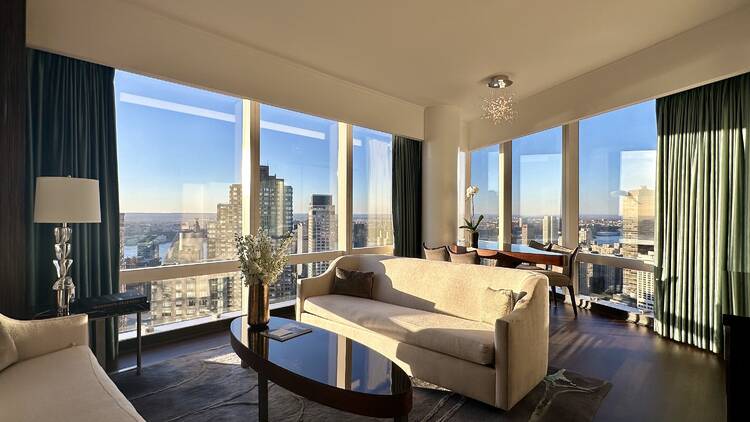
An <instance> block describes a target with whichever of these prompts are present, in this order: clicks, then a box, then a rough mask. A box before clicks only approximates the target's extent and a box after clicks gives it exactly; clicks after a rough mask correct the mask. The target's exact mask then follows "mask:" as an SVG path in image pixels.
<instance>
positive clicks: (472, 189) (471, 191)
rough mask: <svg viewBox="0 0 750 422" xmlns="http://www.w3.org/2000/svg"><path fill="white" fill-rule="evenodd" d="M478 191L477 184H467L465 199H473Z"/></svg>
mask: <svg viewBox="0 0 750 422" xmlns="http://www.w3.org/2000/svg"><path fill="white" fill-rule="evenodd" d="M478 193H479V186H469V187H468V188H466V199H467V200H468V199H474V196H476V194H478Z"/></svg>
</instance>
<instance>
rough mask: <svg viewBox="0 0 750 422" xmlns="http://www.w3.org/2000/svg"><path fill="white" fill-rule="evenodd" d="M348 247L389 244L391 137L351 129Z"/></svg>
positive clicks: (366, 130) (391, 235)
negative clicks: (350, 212)
mask: <svg viewBox="0 0 750 422" xmlns="http://www.w3.org/2000/svg"><path fill="white" fill-rule="evenodd" d="M352 132H353V133H352V207H353V214H352V247H354V248H362V247H367V246H383V245H392V244H393V217H392V209H391V174H392V171H393V169H392V167H393V165H392V162H393V159H392V151H393V150H392V148H393V145H392V144H393V136H392V135H391V134H389V133H384V132H379V131H376V130H372V129H367V128H363V127H359V126H353V127H352Z"/></svg>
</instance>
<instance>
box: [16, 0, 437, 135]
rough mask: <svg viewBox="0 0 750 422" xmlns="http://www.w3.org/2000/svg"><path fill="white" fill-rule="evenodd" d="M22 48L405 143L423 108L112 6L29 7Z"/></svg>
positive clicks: (419, 130)
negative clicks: (294, 112)
mask: <svg viewBox="0 0 750 422" xmlns="http://www.w3.org/2000/svg"><path fill="white" fill-rule="evenodd" d="M27 13H28V17H27V26H28V28H27V45H28V46H30V47H33V48H38V49H43V50H47V51H51V52H55V53H59V54H64V55H67V56H72V57H76V58H79V59H83V60H88V61H91V62H96V63H100V64H104V65H108V66H112V67H116V68H119V69H124V70H129V71H132V72H138V73H142V74H146V75H151V76H158V77H160V78H163V79H168V80H172V81H176V82H181V83H186V84H189V85H194V86H198V87H203V88H208V89H212V90H216V91H220V92H224V93H228V94H232V95H236V96H242V97H246V98H250V99H254V100H257V101H260V102H263V103H266V104H272V105H276V106H279V107H284V108H288V109H292V110H297V111H301V112H305V113H310V114H314V115H318V116H321V117H326V118H330V119H334V120H340V121H344V122H346V123H352V124H356V125H361V126H365V127H369V128H372V129H377V130H381V131H385V132H390V133H394V134H399V135H404V136H408V137H411V138H417V139H422V138H423V134H424V133H423V129H424V121H423V113H424V109H423V107H421V106H419V105H415V104H412V103H409V102H406V101H403V100H400V99H397V98H394V97H390V96H387V95H385V94H382V93H379V92H376V91H373V90H370V89H367V88H364V87H361V86H358V85H354V84H351V83H348V82H346V81H342V80H340V79H336V78H333V77H331V76H328V75H325V74H323V73H321V72H318V71H315V70H313V69H309V68H306V67H304V66H301V65H299V64H295V63H292V62H290V61H288V60H285V59H282V58H280V57H278V56H275V55H272V54H269V53H266V52H263V51H260V50H258V49H255V48H253V47H251V46H248V45H245V44H241V43H238V42H236V41H233V40H229V39H227V38H224V37H221V36H218V35H215V34H212V33H209V32H206V31H203V30H201V29H197V28H195V27H192V26H189V25H186V24H183V23H181V22H178V21H176V20H173V19H169V18H166V17H164V16H161V15H159V14H156V13H154V12H151V11H149V10H146V9H144V8H142V7H140V6H137V5H135V4H130V3H127V2H123V1H117V0H65V1H59V0H28V12H27Z"/></svg>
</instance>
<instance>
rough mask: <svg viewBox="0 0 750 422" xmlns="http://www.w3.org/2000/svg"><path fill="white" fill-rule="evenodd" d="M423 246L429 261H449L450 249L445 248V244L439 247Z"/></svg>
mask: <svg viewBox="0 0 750 422" xmlns="http://www.w3.org/2000/svg"><path fill="white" fill-rule="evenodd" d="M422 248H423V249H424V257H425V258H426V259H427V260H428V261H447V260H448V250H447V249H446V248H445V246H440V247H438V248H428V247H426V246H424V245H422Z"/></svg>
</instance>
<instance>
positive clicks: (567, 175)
mask: <svg viewBox="0 0 750 422" xmlns="http://www.w3.org/2000/svg"><path fill="white" fill-rule="evenodd" d="M624 107H626V106H624ZM624 107H622V108H624ZM589 117H593V116H586V117H583V118H581V119H578V120H574V121H572V122H569V123H566V124H563V125H555V126H551V127H549V128H545V129H543V130H540V131H538V132H541V131H544V130H549V129H552V128H556V127H560V126H561V127H562V186H561V189H562V190H561V195H562V197H561V202H562V204H561V211H560V212H561V216H560V222H561V224H562V239H563V244H565V245H576V246H578V222H579V214H580V212H579V195H580V192H579V187H580V186H579V170H580V169H579V159H580V153H579V136H580V133H579V130H580V128H579V123H580V121H581V120H584V119H585V118H589ZM535 133H536V132H535ZM512 141H514V139H508V140H504V141H501V142H498V143H496V144H499V147H500V160H499V162H500V164H499V166H500V169H499V171H498V172H499V177H500V202H501V208H500V213H501V215H502V216H503V217H502V218H501V219H500V221H499V224H498V226H499V227H498V229H499V231H500V233H499V238H500V239H503V240H504V242H505V243H509V242H510V239H511V229H512V227H511V226H512V225H511V222H510V218H511V210H512V207H513V204H512V197H513V194H512V189H513V183H512V182H511V180H512V177H513V168H512V165H513V160H512V159H511V156H512V144H513V142H512ZM489 146H491V145H483V146H481V147H478V148H474V149H462V150H461V151H460V153H461V154H463V155H464V156H468V157H471V153H472V152H474V151H478V150H481V149H484V148H487V147H489ZM465 161H466V168H465V176H464V177H462V178H461V182H460V183H459V189H460V190H459V195H462V194H463V192H464V191H465V189H466V188H467V187H468V186H469V183H470V181H471V159H470V158H468V159H465ZM464 213H465V211H464V210H462V209H460V208H459V210H458V215H459V216H462V215H463V214H464ZM459 238H460V237H459ZM577 262H579V263H586V264H598V265H607V266H612V267H616V268H622V269H629V270H636V271H644V272H650V273H653V272H654V265H652V264H648V263H646V262H643V261H640V260H638V259H634V258H626V257H619V256H608V255H600V254H593V253H587V252H580V253H579V254H578V258H577ZM573 278H574V280H578V265H576V266H574V268H573ZM573 288H574V291H575V294H576V299H578V300H579V301H582V302H598V303H601V304H604V305H606V306H609V304H608V301H606V300H598V299H597V298H593V297H588V296H580V295H579V294H578V293H579V286H578V282H577V281H576V282H574V283H573ZM566 301H568V303H570V296H569V295H567V294H566ZM612 307H617V308H621V305H617V304H615V303H613V304H612ZM629 310H630V311H631V313H635V314H638V313H640V314H643V315H648V314H646V313H645V312H643V311H641V310H639V309H635V308H632V309H629Z"/></svg>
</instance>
